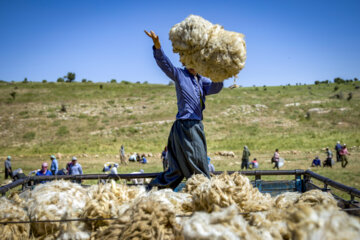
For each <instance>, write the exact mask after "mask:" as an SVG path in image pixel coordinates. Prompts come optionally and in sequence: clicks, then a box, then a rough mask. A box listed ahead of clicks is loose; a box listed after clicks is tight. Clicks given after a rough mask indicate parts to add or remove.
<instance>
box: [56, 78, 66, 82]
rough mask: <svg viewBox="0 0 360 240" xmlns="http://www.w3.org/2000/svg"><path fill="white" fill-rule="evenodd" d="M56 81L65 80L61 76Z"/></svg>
mask: <svg viewBox="0 0 360 240" xmlns="http://www.w3.org/2000/svg"><path fill="white" fill-rule="evenodd" d="M56 81H57V82H64V79H63V78H61V77H59V78H58V79H57V80H56Z"/></svg>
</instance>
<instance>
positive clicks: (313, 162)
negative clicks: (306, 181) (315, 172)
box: [311, 156, 321, 167]
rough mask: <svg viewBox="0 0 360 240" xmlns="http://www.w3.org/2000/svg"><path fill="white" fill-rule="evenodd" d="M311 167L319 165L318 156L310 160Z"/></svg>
mask: <svg viewBox="0 0 360 240" xmlns="http://www.w3.org/2000/svg"><path fill="white" fill-rule="evenodd" d="M311 167H321V161H320V159H319V157H318V156H316V157H315V159H314V160H313V161H312V164H311Z"/></svg>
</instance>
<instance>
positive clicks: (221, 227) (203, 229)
mask: <svg viewBox="0 0 360 240" xmlns="http://www.w3.org/2000/svg"><path fill="white" fill-rule="evenodd" d="M183 235H184V237H185V239H194V240H195V239H196V240H197V239H229V240H230V239H249V240H250V239H259V240H260V239H271V238H269V234H268V233H267V232H261V231H258V230H257V229H256V228H254V227H252V226H250V225H249V224H248V223H247V222H246V220H245V219H244V218H243V217H242V216H241V215H239V214H238V209H237V207H236V206H235V205H232V206H230V207H228V208H223V209H221V210H220V211H219V212H213V213H205V212H196V213H194V215H193V216H192V217H191V218H189V220H187V221H185V223H184V224H183Z"/></svg>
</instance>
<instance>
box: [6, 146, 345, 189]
mask: <svg viewBox="0 0 360 240" xmlns="http://www.w3.org/2000/svg"><path fill="white" fill-rule="evenodd" d="M334 149H335V152H336V161H337V162H341V166H342V167H343V168H345V167H346V166H347V164H348V158H347V156H348V155H350V153H349V152H348V150H347V147H346V144H342V145H341V144H340V141H338V142H337V143H336V145H335V148H334ZM250 156H251V153H250V150H249V148H248V147H247V146H244V149H243V153H242V158H241V169H257V168H259V162H258V161H257V159H256V158H254V159H253V160H252V161H251V162H250ZM50 160H51V165H50V169H48V163H47V162H43V163H42V164H41V169H38V170H34V171H32V172H31V173H33V174H35V175H36V176H52V175H82V174H83V170H82V167H81V165H80V164H79V163H78V162H77V158H76V157H72V159H71V161H70V162H68V163H67V164H66V167H65V168H63V169H60V170H59V164H58V161H57V159H56V157H55V156H54V155H51V156H50ZM161 160H162V166H163V170H164V171H167V170H168V169H169V167H170V164H169V159H168V149H167V146H165V148H164V150H163V151H162V153H161ZM128 161H130V162H139V163H142V164H146V163H147V162H148V161H147V159H146V157H145V155H144V154H142V155H141V156H140V155H139V154H137V153H134V154H132V155H130V157H129V159H128ZM120 163H121V164H126V165H127V164H128V162H127V161H126V156H125V148H124V146H123V145H121V148H120ZM271 163H274V167H273V169H275V168H276V169H279V168H280V167H282V165H283V164H284V162H283V161H282V159H281V158H280V153H279V149H276V150H275V152H274V154H273V156H272V158H271ZM334 164H335V162H334V160H333V153H332V152H331V150H330V149H329V147H327V148H326V159H325V160H324V161H323V162H321V160H320V158H319V156H316V157H315V158H314V159H313V161H312V163H311V167H321V165H322V166H323V167H331V168H332V167H333V166H334ZM207 165H208V169H209V172H210V173H214V172H215V167H214V165H213V164H212V163H211V159H210V157H209V156H208V157H207ZM118 167H119V163H114V162H113V163H111V162H107V163H105V164H104V168H103V172H105V173H106V172H109V173H110V174H118ZM140 172H143V170H142V171H140ZM4 173H5V179H8V178H9V177H10V178H12V179H14V180H16V179H19V178H23V177H26V176H25V174H24V173H23V172H22V169H21V168H19V169H16V170H15V171H13V170H12V167H11V156H8V157H7V158H6V160H5V171H4ZM31 173H30V174H31ZM135 173H139V172H135ZM44 182H45V181H41V183H44Z"/></svg>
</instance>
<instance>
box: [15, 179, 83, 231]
mask: <svg viewBox="0 0 360 240" xmlns="http://www.w3.org/2000/svg"><path fill="white" fill-rule="evenodd" d="M20 196H21V197H24V196H27V197H28V198H27V199H26V203H27V204H26V205H27V212H28V215H29V217H30V219H31V220H58V219H64V218H78V217H79V216H80V213H81V212H82V209H83V208H84V207H85V203H86V201H87V200H88V195H87V194H86V190H85V189H84V188H82V187H81V186H80V185H79V184H76V183H71V182H69V181H52V182H48V183H45V184H39V185H37V186H36V187H35V188H34V189H33V190H32V191H31V192H29V193H28V194H24V195H20ZM61 224H62V223H59V222H44V223H32V224H31V229H32V231H33V234H34V235H35V236H36V237H40V236H47V235H57V233H58V232H59V230H60V225H61ZM70 224H74V225H76V228H77V229H79V230H80V231H82V230H84V231H85V224H84V223H83V222H71V223H70Z"/></svg>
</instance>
